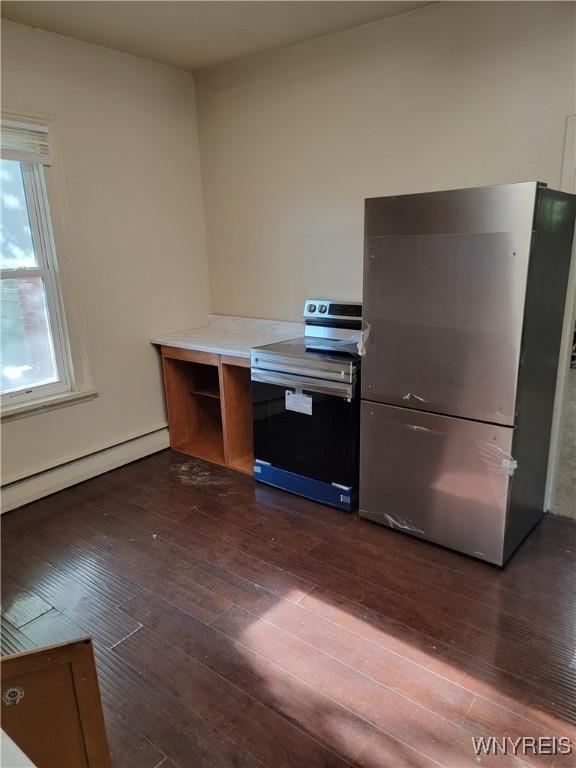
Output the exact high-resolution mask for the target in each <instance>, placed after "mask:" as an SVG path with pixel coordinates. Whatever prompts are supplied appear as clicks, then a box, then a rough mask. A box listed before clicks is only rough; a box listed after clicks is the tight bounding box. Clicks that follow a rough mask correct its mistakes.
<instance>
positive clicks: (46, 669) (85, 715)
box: [1, 637, 110, 768]
mask: <svg viewBox="0 0 576 768" xmlns="http://www.w3.org/2000/svg"><path fill="white" fill-rule="evenodd" d="M1 677H2V728H3V729H4V731H5V732H6V733H7V734H8V736H10V738H11V739H12V740H13V741H14V742H15V743H16V744H17V745H18V746H19V747H20V749H21V750H22V751H23V752H24V753H25V754H26V755H27V756H28V757H29V758H30V760H31V761H32V762H33V763H34V764H35V765H37V766H39V768H41V767H42V766H58V768H110V755H109V752H108V743H107V739H106V727H105V723H104V716H103V714H102V704H101V701H100V690H99V687H98V678H97V675H96V666H95V663H94V653H93V650H92V641H91V640H90V638H89V637H86V638H81V639H79V640H74V641H72V642H69V643H62V644H59V645H51V646H48V647H47V648H38V649H36V650H32V651H26V652H25V653H18V654H14V655H13V656H4V657H3V658H2V662H1Z"/></svg>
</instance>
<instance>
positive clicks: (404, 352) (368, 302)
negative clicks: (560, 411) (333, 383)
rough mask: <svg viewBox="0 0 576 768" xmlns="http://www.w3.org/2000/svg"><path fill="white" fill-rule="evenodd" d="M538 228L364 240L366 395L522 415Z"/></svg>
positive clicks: (428, 407)
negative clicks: (520, 383) (519, 402)
mask: <svg viewBox="0 0 576 768" xmlns="http://www.w3.org/2000/svg"><path fill="white" fill-rule="evenodd" d="M529 247H530V232H526V233H524V234H515V233H506V232H497V233H457V234H420V235H398V236H396V235H394V236H385V237H371V238H367V239H366V241H365V254H364V318H365V328H366V330H367V334H365V335H366V336H367V338H366V344H365V347H366V356H365V358H364V361H363V364H362V397H363V398H364V399H367V400H374V401H377V402H382V403H390V404H398V405H405V406H409V407H411V408H417V409H422V410H425V411H434V412H435V413H444V414H449V415H453V416H463V417H465V418H469V419H477V420H479V421H489V422H493V423H496V424H508V425H511V424H514V416H515V401H516V383H517V379H518V366H519V361H520V347H521V338H522V318H523V313H524V299H525V293H526V280H527V273H528V254H529Z"/></svg>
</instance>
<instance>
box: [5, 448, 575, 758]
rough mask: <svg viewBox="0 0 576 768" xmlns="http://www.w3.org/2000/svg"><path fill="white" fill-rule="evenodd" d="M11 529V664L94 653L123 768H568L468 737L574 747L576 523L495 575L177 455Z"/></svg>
mask: <svg viewBox="0 0 576 768" xmlns="http://www.w3.org/2000/svg"><path fill="white" fill-rule="evenodd" d="M2 529H3V537H2V555H3V557H2V568H3V613H2V645H3V652H4V653H14V652H18V651H20V650H23V649H27V648H31V647H34V646H40V645H47V644H50V643H54V642H59V641H62V640H67V639H71V638H73V637H77V636H79V635H85V634H89V635H91V636H92V637H93V639H94V644H95V650H96V656H97V666H98V675H99V680H100V687H101V692H102V698H103V703H104V707H105V715H106V721H107V726H108V734H109V741H110V746H111V751H112V753H113V764H114V766H115V768H156V767H159V766H162V768H203V767H204V766H207V767H210V768H212V767H214V768H230V767H232V766H233V767H234V768H256V767H257V766H258V767H259V768H262V766H266V768H300V767H301V768H320V766H322V767H327V768H328V767H329V768H343V766H350V765H355V766H365V767H366V768H404V767H405V766H406V767H407V766H410V767H412V766H418V767H419V768H420V767H421V768H424V767H426V768H427V767H428V766H438V765H441V766H449V767H450V768H467V767H468V766H477V765H489V766H512V765H515V766H518V767H520V766H523V765H524V766H525V765H543V764H544V765H549V766H573V765H574V764H575V758H574V754H572V755H566V756H562V755H556V756H550V757H536V756H531V755H524V756H522V757H512V756H509V755H507V756H502V755H500V756H486V755H484V756H482V757H480V758H477V757H476V756H475V755H474V751H473V746H472V736H496V737H498V738H501V737H503V736H511V737H515V738H517V737H520V736H533V737H538V736H543V735H546V736H569V737H571V738H572V739H573V741H574V749H575V750H576V727H575V724H576V656H575V636H576V623H575V616H576V590H575V574H576V567H575V566H576V523H572V522H570V521H567V520H563V519H561V518H554V517H551V516H547V517H546V519H545V520H544V521H543V523H542V524H541V525H540V526H539V527H538V528H537V529H536V530H535V531H534V532H533V533H532V535H531V536H530V537H529V539H528V540H527V541H526V542H525V543H524V545H523V546H522V547H521V549H520V550H519V551H518V552H517V553H516V555H515V556H514V557H513V558H512V560H511V562H510V563H509V565H508V566H507V567H506V568H505V569H503V570H499V569H497V568H494V567H492V566H489V565H486V564H484V563H481V562H477V561H475V560H472V559H469V558H467V557H464V556H461V555H458V554H456V553H453V552H449V551H447V550H443V549H441V548H438V547H434V546H432V545H429V544H427V543H425V542H422V541H419V540H417V539H414V538H410V537H407V536H404V535H402V534H399V533H395V532H393V531H390V530H388V529H386V528H382V527H379V526H377V525H375V524H372V523H369V522H366V521H362V520H359V519H358V518H357V517H354V516H350V515H345V514H343V513H339V512H337V511H335V510H332V509H329V508H327V507H323V506H320V505H317V504H314V503H312V502H309V501H306V500H303V499H299V498H297V497H294V496H290V495H288V494H285V493H283V492H281V491H276V490H273V489H268V488H265V487H263V486H257V485H256V484H254V482H253V481H252V479H251V478H249V477H247V476H243V475H241V474H238V473H236V472H233V471H228V470H225V469H222V468H219V467H216V466H212V465H209V464H206V463H203V462H201V461H195V460H191V459H189V458H188V457H185V456H182V455H179V454H176V453H172V452H169V451H166V452H163V453H160V454H156V455H155V456H152V457H148V458H146V459H143V460H141V461H139V462H136V463H134V464H130V465H128V466H126V467H122V468H121V469H118V470H116V471H114V472H111V473H109V474H107V475H103V476H101V477H98V478H95V479H93V480H90V481H88V482H86V483H83V484H82V485H79V486H75V487H74V488H70V489H68V490H65V491H62V492H61V493H58V494H55V495H54V496H51V497H49V498H47V499H44V500H42V501H38V502H36V503H34V504H30V505H28V506H27V507H24V508H21V509H18V510H16V511H14V512H11V513H9V514H7V515H4V517H3V519H2ZM50 768H52V767H50ZM54 768H57V767H56V766H54Z"/></svg>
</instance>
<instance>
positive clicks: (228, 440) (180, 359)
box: [161, 346, 253, 474]
mask: <svg viewBox="0 0 576 768" xmlns="http://www.w3.org/2000/svg"><path fill="white" fill-rule="evenodd" d="M161 351H162V365H163V370H164V386H165V390H166V406H167V410H168V423H169V427H170V445H171V446H172V448H173V449H174V450H176V451H181V452H182V453H187V454H188V455H190V456H196V457H197V458H199V459H205V460H206V461H212V462H214V463H216V464H224V465H226V466H228V467H231V468H232V469H237V470H240V471H241V472H246V473H249V474H252V464H253V448H252V396H251V391H250V361H249V360H248V359H247V358H242V357H232V356H226V355H215V354H212V353H210V352H196V351H193V350H188V349H180V348H179V347H165V346H163V347H162V348H161Z"/></svg>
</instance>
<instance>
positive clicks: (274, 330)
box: [150, 315, 304, 357]
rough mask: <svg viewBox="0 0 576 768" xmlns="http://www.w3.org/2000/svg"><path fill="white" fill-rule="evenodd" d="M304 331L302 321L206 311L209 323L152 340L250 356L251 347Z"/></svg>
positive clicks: (220, 353) (203, 350) (163, 343)
mask: <svg viewBox="0 0 576 768" xmlns="http://www.w3.org/2000/svg"><path fill="white" fill-rule="evenodd" d="M303 334H304V325H303V324H302V323H291V322H286V321H283V320H259V319H257V318H252V317H231V316H229V315H209V316H208V325H205V326H202V327H201V328H192V329H191V330H189V331H176V332H175V333H166V334H163V335H162V336H154V338H152V339H151V340H150V341H151V342H152V344H161V345H163V346H167V347H180V348H181V349H195V350H198V351H200V352H213V353H215V354H217V355H235V356H236V357H250V350H251V349H252V347H260V346H262V345H263V344H274V343H275V342H277V341H286V340H287V339H295V338H297V337H298V336H302V335H303Z"/></svg>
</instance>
